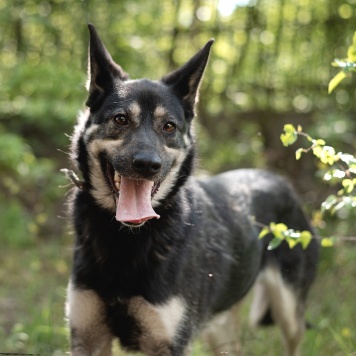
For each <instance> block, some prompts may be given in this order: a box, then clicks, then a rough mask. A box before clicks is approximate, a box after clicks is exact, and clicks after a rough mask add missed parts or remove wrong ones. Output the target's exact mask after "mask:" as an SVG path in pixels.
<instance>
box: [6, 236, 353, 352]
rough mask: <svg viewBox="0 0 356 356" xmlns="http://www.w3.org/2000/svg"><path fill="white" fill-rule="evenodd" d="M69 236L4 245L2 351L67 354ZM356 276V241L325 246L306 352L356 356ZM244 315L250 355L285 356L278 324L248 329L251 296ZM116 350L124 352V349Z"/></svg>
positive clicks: (202, 347) (202, 348)
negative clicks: (66, 297) (65, 305)
mask: <svg viewBox="0 0 356 356" xmlns="http://www.w3.org/2000/svg"><path fill="white" fill-rule="evenodd" d="M69 240H70V239H69V238H68V239H66V240H53V239H49V240H46V241H37V242H36V243H34V244H32V245H31V246H26V247H10V246H7V245H6V244H5V245H3V246H2V248H1V250H0V261H1V262H0V263H1V264H0V353H1V352H2V353H10V352H12V353H35V354H40V355H54V356H61V355H64V354H66V352H67V351H68V341H67V330H66V328H65V321H64V300H65V289H66V284H67V280H68V276H69V272H70V264H71V262H70V260H71V242H70V241H69ZM355 280H356V244H351V243H347V244H346V243H345V244H343V245H339V246H335V247H332V248H328V249H327V248H324V249H323V250H322V259H321V263H320V268H319V275H318V279H317V281H316V283H315V285H314V288H313V290H312V292H311V295H310V298H309V308H308V315H307V318H308V320H309V321H310V322H311V323H312V324H313V325H314V328H313V329H312V330H308V331H307V333H306V336H305V339H304V342H303V348H302V350H303V355H307V356H309V355H324V354H325V355H333V356H338V355H340V356H343V355H349V356H351V355H356V318H355V296H356V283H355ZM247 299H249V298H247ZM241 314H242V315H241V335H240V338H241V343H242V349H243V351H244V355H251V356H252V355H257V356H258V355H264V356H268V355H271V356H272V355H273V356H275V355H281V354H282V347H281V344H280V339H279V333H278V330H277V329H276V328H264V329H258V330H257V331H251V330H250V329H249V328H248V326H247V314H248V300H247V303H245V306H244V307H243V309H242V313H241ZM115 354H116V355H124V354H123V353H120V352H118V351H117V352H115ZM193 355H194V356H203V355H204V356H208V355H210V353H209V349H208V346H207V345H206V344H204V343H202V342H196V343H195V344H194V350H193Z"/></svg>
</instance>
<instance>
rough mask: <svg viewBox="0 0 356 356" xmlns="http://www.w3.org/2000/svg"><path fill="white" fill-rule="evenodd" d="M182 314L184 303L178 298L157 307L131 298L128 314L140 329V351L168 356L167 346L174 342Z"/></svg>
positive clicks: (138, 298) (141, 299)
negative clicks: (137, 323)
mask: <svg viewBox="0 0 356 356" xmlns="http://www.w3.org/2000/svg"><path fill="white" fill-rule="evenodd" d="M184 312H185V307H184V303H183V301H182V300H181V299H179V298H178V297H174V298H172V299H170V300H169V301H168V302H167V303H165V304H163V305H159V306H157V305H152V304H150V303H149V302H147V301H146V300H145V299H144V298H142V297H134V298H131V299H130V301H129V303H128V313H129V314H130V315H131V316H133V317H134V318H135V319H136V320H137V321H138V322H139V324H140V327H141V328H142V334H141V335H140V340H139V343H140V347H141V349H142V351H143V352H145V353H147V354H148V355H157V356H160V355H162V356H164V355H166V354H167V355H170V351H169V344H170V343H173V341H174V337H175V336H176V334H177V331H178V328H179V324H180V322H181V321H182V319H183V317H184Z"/></svg>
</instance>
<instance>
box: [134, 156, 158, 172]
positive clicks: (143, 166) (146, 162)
mask: <svg viewBox="0 0 356 356" xmlns="http://www.w3.org/2000/svg"><path fill="white" fill-rule="evenodd" d="M132 166H133V168H134V170H135V171H136V172H137V173H140V174H146V175H153V174H156V173H158V172H159V170H160V169H161V167H162V161H161V159H160V158H159V156H158V155H156V154H152V153H145V152H140V153H138V154H136V155H135V156H134V157H133V159H132Z"/></svg>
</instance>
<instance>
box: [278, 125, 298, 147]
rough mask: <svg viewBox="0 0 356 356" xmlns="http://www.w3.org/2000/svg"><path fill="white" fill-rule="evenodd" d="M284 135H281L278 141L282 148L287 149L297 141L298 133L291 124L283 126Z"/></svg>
mask: <svg viewBox="0 0 356 356" xmlns="http://www.w3.org/2000/svg"><path fill="white" fill-rule="evenodd" d="M283 130H284V133H282V134H281V136H280V139H281V141H282V143H283V146H285V147H288V146H290V145H292V144H293V143H294V142H295V141H296V140H297V139H298V133H297V130H296V129H295V127H294V126H293V125H291V124H286V125H284V128H283Z"/></svg>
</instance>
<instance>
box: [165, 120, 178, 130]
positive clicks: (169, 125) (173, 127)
mask: <svg viewBox="0 0 356 356" xmlns="http://www.w3.org/2000/svg"><path fill="white" fill-rule="evenodd" d="M176 128H177V126H176V125H175V124H174V123H173V122H167V123H166V124H165V125H164V126H163V130H164V131H166V132H169V133H171V132H174V131H175V130H176Z"/></svg>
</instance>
